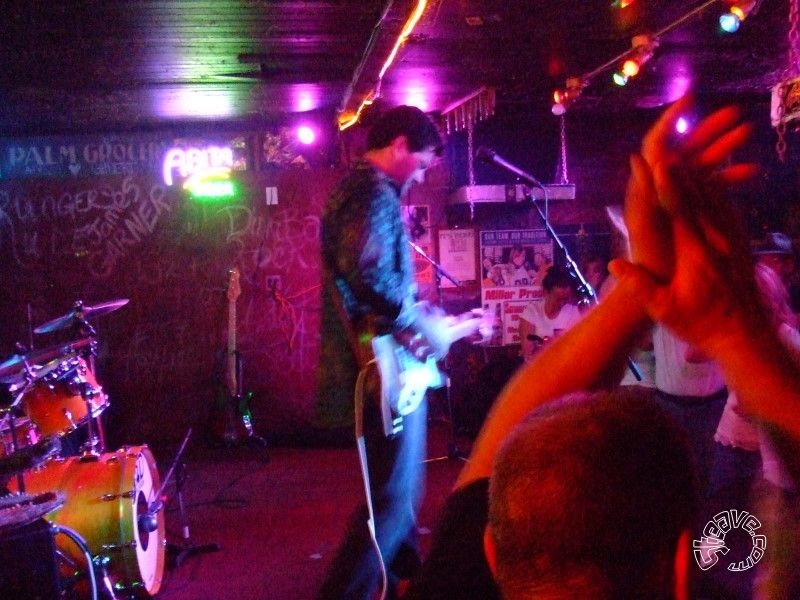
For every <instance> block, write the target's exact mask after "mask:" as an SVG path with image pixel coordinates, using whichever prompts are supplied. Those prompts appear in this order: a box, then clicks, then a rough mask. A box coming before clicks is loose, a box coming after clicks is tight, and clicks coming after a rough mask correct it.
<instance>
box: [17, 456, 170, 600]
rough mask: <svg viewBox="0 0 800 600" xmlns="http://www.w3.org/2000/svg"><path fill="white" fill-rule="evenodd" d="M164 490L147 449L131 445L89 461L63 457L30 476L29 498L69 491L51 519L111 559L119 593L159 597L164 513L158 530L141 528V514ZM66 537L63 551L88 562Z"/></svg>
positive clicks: (113, 581)
mask: <svg viewBox="0 0 800 600" xmlns="http://www.w3.org/2000/svg"><path fill="white" fill-rule="evenodd" d="M160 488H161V482H160V478H159V475H158V471H157V469H156V464H155V460H154V459H153V455H152V453H151V452H150V450H149V449H148V448H147V446H131V447H125V448H122V449H120V450H117V451H116V452H110V453H106V454H102V455H100V457H99V459H98V460H89V461H84V462H81V459H80V457H69V458H59V459H55V460H52V461H50V462H48V463H47V464H45V465H44V466H43V467H41V468H39V469H35V470H32V471H29V472H27V473H26V475H25V491H26V492H27V493H29V494H38V493H42V492H47V491H52V490H60V491H63V492H64V493H65V495H66V502H65V503H64V505H63V506H62V507H61V508H60V509H59V510H57V511H53V512H52V513H50V514H49V515H48V516H47V519H48V520H49V521H51V522H52V523H54V524H55V525H61V526H64V527H68V528H70V529H73V530H75V531H76V532H77V533H78V534H80V536H81V537H83V538H84V540H85V541H86V544H87V545H88V547H89V551H90V552H91V554H92V556H98V555H100V556H102V557H105V558H107V559H108V561H107V565H106V569H107V571H108V575H109V579H110V580H111V584H112V585H113V586H114V590H115V592H116V591H119V592H120V593H124V594H128V595H135V596H138V597H145V598H146V597H148V596H154V595H155V594H157V593H158V590H159V589H160V588H161V582H162V579H163V576H164V558H165V545H166V542H165V525H164V511H163V510H162V511H159V512H158V513H157V515H156V521H157V526H156V528H155V529H154V530H153V531H147V530H146V529H142V528H140V527H139V516H141V515H143V514H145V513H146V512H147V509H148V507H149V506H150V504H151V503H152V502H153V501H154V500H156V495H157V494H158V493H159V490H160ZM65 537H66V536H57V545H58V548H59V550H61V551H62V552H64V553H66V554H68V555H69V556H71V557H72V558H73V560H75V561H77V562H78V564H82V563H83V562H84V559H83V556H84V555H83V553H81V552H80V550H79V548H77V547H76V545H75V544H74V543H71V542H69V540H66V539H62V538H65ZM98 581H99V578H98Z"/></svg>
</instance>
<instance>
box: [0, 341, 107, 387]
mask: <svg viewBox="0 0 800 600" xmlns="http://www.w3.org/2000/svg"><path fill="white" fill-rule="evenodd" d="M92 341H93V340H92V338H90V337H86V338H81V339H79V340H75V341H74V342H68V343H66V344H59V345H57V346H50V347H49V348H42V349H41V350H32V351H31V352H28V353H27V354H14V355H13V356H11V357H9V358H7V359H6V360H5V361H3V362H2V363H0V378H5V377H11V376H13V375H17V374H19V373H20V372H21V371H22V370H23V369H24V368H25V365H26V364H28V365H29V366H31V367H33V366H35V365H44V364H45V363H49V362H50V361H53V360H55V359H57V358H67V357H68V356H70V355H72V354H74V353H75V352H77V351H78V350H80V349H81V348H85V347H86V346H88V345H89V344H91V343H92ZM57 364H58V363H55V364H54V366H57ZM49 371H50V369H48V368H47V367H46V366H45V367H43V368H40V369H38V370H37V371H35V372H34V379H39V378H40V377H44V376H45V375H46V374H47V373H48V372H49Z"/></svg>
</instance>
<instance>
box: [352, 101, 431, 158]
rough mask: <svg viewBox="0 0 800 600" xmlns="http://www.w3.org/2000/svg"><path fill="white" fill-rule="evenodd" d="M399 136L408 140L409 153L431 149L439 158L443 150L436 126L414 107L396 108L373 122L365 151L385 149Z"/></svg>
mask: <svg viewBox="0 0 800 600" xmlns="http://www.w3.org/2000/svg"><path fill="white" fill-rule="evenodd" d="M401 135H404V136H406V138H407V139H408V148H409V150H411V152H419V151H421V150H424V149H425V148H433V149H434V151H435V153H436V155H437V156H440V155H441V154H442V152H443V150H444V142H443V141H442V136H441V135H440V134H439V130H438V129H437V128H436V125H434V123H433V121H431V119H430V118H429V117H428V116H427V115H426V114H425V113H424V112H422V111H421V110H420V109H418V108H417V107H416V106H396V107H395V108H392V109H391V110H389V111H388V112H386V113H384V114H383V115H382V116H381V117H380V118H379V119H378V120H377V121H375V124H374V125H373V126H372V128H371V129H370V130H369V133H368V134H367V150H375V149H379V148H386V147H387V146H388V145H389V144H391V143H392V142H393V141H394V140H395V139H396V138H397V137H398V136H401Z"/></svg>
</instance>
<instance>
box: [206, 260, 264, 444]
mask: <svg viewBox="0 0 800 600" xmlns="http://www.w3.org/2000/svg"><path fill="white" fill-rule="evenodd" d="M239 279H240V275H239V270H238V269H237V268H236V267H231V268H230V269H229V270H228V290H227V293H226V297H227V299H228V345H227V349H226V352H225V377H224V380H225V385H224V386H222V389H220V392H219V394H218V397H217V399H216V402H215V405H214V410H213V411H212V414H211V427H210V430H211V434H212V438H213V439H214V441H215V442H217V443H221V444H222V445H224V446H237V445H240V444H242V443H244V442H247V443H252V442H255V443H257V444H258V445H259V446H261V447H262V448H264V449H266V447H267V442H266V440H265V439H264V438H262V437H261V436H259V435H256V433H255V431H254V429H253V416H252V412H251V411H250V401H251V399H252V396H253V394H252V392H248V393H245V392H244V388H243V386H242V373H243V369H242V355H241V353H240V352H239V350H238V349H237V347H236V301H237V300H238V299H239V296H240V295H241V293H242V290H241V286H240V283H239Z"/></svg>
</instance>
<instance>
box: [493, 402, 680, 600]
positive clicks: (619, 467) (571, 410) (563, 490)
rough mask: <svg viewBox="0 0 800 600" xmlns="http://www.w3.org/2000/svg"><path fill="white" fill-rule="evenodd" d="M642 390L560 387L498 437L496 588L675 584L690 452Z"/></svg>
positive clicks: (566, 590) (666, 590) (602, 589)
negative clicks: (563, 390) (570, 390)
mask: <svg viewBox="0 0 800 600" xmlns="http://www.w3.org/2000/svg"><path fill="white" fill-rule="evenodd" d="M642 392H644V390H642V389H640V388H631V387H628V388H618V389H617V390H615V391H613V392H602V393H595V394H588V393H583V394H582V393H577V394H572V395H567V396H565V397H562V398H561V399H560V400H558V401H554V402H550V403H548V404H546V405H544V406H543V407H540V408H539V409H537V410H535V411H534V412H533V414H532V415H531V417H529V418H528V419H527V420H526V421H525V422H524V423H523V424H521V425H519V426H517V427H516V428H515V429H514V430H513V431H512V432H511V433H510V434H509V436H508V438H507V439H506V440H505V441H504V442H503V444H502V446H501V448H500V450H499V451H498V454H497V457H496V459H495V461H494V469H493V472H492V476H491V481H490V484H489V497H490V502H489V517H488V527H487V529H486V534H485V536H484V550H485V553H486V558H487V562H488V564H489V567H490V569H491V570H492V572H493V574H494V576H495V579H496V581H497V583H498V587H499V588H500V589H501V590H502V595H503V598H504V599H505V600H524V599H530V598H563V597H566V596H567V594H568V595H569V596H568V597H570V598H609V599H611V598H666V597H669V596H670V595H671V592H673V590H674V589H675V577H674V573H675V565H676V563H678V564H680V563H681V561H683V562H685V561H686V559H687V558H688V537H689V530H690V528H691V526H692V523H693V519H694V516H695V510H696V503H695V487H694V480H693V477H692V470H691V464H692V463H691V457H690V455H689V448H688V446H687V444H686V441H685V439H684V438H683V434H682V432H681V430H680V429H679V428H678V427H677V426H676V424H675V423H674V422H673V421H672V419H670V418H669V417H668V416H667V415H666V414H665V413H664V412H663V411H662V410H661V409H660V408H659V407H658V406H657V405H656V404H655V403H654V402H653V401H652V399H651V398H650V397H649V396H647V395H644V394H643V393H642ZM645 507H646V508H645ZM644 532H647V533H644ZM681 568H682V569H685V564H682V565H681Z"/></svg>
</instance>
